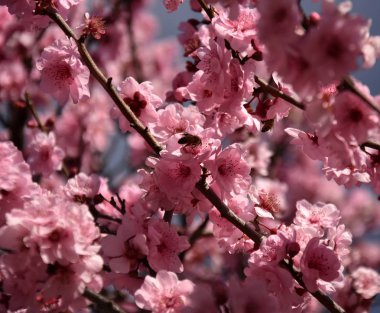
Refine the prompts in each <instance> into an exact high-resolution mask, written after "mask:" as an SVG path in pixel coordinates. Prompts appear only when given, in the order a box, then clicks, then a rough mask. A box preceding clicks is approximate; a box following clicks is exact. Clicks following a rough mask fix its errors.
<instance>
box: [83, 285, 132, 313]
mask: <svg viewBox="0 0 380 313" xmlns="http://www.w3.org/2000/svg"><path fill="white" fill-rule="evenodd" d="M83 296H84V297H85V298H87V299H88V300H90V301H91V302H92V303H94V304H96V307H97V309H98V310H99V312H102V313H127V312H126V311H124V310H123V309H122V308H121V307H119V306H118V305H117V304H116V303H115V302H113V301H112V300H110V299H108V298H106V297H105V296H102V295H101V294H98V293H96V292H93V291H91V290H90V289H87V288H86V289H85V290H84V293H83Z"/></svg>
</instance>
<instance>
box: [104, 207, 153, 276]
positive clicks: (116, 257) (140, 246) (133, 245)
mask: <svg viewBox="0 0 380 313" xmlns="http://www.w3.org/2000/svg"><path fill="white" fill-rule="evenodd" d="M101 244H102V250H103V253H104V255H105V256H106V257H107V258H108V259H109V266H110V268H111V270H112V271H113V272H115V273H123V274H127V273H129V272H130V271H132V270H136V269H137V267H138V265H139V262H141V260H142V259H143V258H145V257H146V256H147V254H148V252H149V249H148V246H147V237H146V235H145V234H144V229H143V227H142V225H140V223H139V222H138V221H137V220H135V219H132V218H130V215H129V214H126V215H125V216H124V219H123V222H122V224H121V225H120V226H119V228H118V230H117V234H116V236H114V235H108V236H106V237H105V238H103V239H102V241H101Z"/></svg>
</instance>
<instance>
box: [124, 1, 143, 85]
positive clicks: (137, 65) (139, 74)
mask: <svg viewBox="0 0 380 313" xmlns="http://www.w3.org/2000/svg"><path fill="white" fill-rule="evenodd" d="M127 9H128V12H127V29H128V35H129V48H130V50H131V58H132V65H133V69H134V72H135V75H136V80H137V81H138V82H142V81H144V80H145V79H144V74H143V71H142V64H141V62H140V59H139V58H138V56H137V45H136V37H135V32H134V31H133V17H134V11H133V8H132V1H129V2H127Z"/></svg>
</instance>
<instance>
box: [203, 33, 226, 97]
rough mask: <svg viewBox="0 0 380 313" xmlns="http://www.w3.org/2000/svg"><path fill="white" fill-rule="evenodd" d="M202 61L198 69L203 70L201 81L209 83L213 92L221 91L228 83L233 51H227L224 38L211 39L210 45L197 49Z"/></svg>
mask: <svg viewBox="0 0 380 313" xmlns="http://www.w3.org/2000/svg"><path fill="white" fill-rule="evenodd" d="M197 56H198V57H199V59H200V62H199V63H198V64H197V67H198V69H200V70H201V71H202V75H201V77H200V81H201V82H202V83H203V84H207V86H209V89H210V90H211V91H212V92H220V91H221V90H223V88H224V86H225V84H227V83H228V80H229V75H228V71H227V69H228V66H229V62H230V60H231V53H230V52H229V51H227V49H226V48H225V46H224V42H223V40H218V41H214V40H212V39H210V41H209V47H201V48H199V49H198V50H197Z"/></svg>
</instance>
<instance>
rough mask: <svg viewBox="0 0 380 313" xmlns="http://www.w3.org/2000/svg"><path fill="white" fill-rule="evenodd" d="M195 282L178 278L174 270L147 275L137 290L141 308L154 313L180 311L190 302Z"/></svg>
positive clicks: (177, 312)
mask: <svg viewBox="0 0 380 313" xmlns="http://www.w3.org/2000/svg"><path fill="white" fill-rule="evenodd" d="M193 290H194V284H193V283H192V282H191V281H190V280H188V279H184V280H181V281H180V280H178V278H177V275H176V274H175V273H173V272H167V271H159V272H158V273H157V276H156V278H153V277H151V276H146V277H145V280H144V283H143V285H142V286H141V288H140V289H139V290H137V291H136V292H135V300H136V304H137V306H138V307H139V308H141V309H145V310H150V311H152V312H153V313H165V312H170V313H180V312H182V310H183V309H184V308H185V307H186V306H187V305H188V303H189V296H190V295H191V293H192V292H193Z"/></svg>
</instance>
